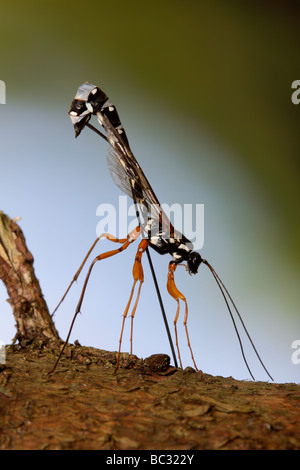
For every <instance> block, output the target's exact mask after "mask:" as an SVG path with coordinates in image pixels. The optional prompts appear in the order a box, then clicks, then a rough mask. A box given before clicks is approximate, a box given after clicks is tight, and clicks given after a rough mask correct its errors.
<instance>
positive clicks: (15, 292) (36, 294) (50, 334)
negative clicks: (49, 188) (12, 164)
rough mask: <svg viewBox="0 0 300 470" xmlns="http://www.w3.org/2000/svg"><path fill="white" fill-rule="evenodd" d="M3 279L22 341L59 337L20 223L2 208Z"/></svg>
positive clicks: (0, 261) (0, 268)
mask: <svg viewBox="0 0 300 470" xmlns="http://www.w3.org/2000/svg"><path fill="white" fill-rule="evenodd" d="M0 279H2V281H3V282H4V284H5V286H6V289H7V293H8V296H9V303H10V305H11V307H12V311H13V314H14V317H15V320H16V327H17V333H16V339H18V340H19V342H20V343H23V344H25V343H32V342H40V343H48V342H49V341H50V342H52V341H58V339H59V336H58V333H57V331H56V329H55V326H54V323H53V322H52V320H51V317H50V314H49V311H48V307H47V304H46V302H45V300H44V297H43V294H42V291H41V288H40V285H39V281H38V279H37V278H36V276H35V273H34V268H33V256H32V254H31V253H30V251H29V250H28V248H27V246H26V242H25V238H24V235H23V233H22V230H21V229H20V227H19V225H18V224H17V223H16V222H14V221H13V220H12V219H10V218H9V217H8V216H7V215H6V214H4V213H3V212H2V211H0Z"/></svg>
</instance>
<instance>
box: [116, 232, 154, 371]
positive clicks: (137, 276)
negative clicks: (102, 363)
mask: <svg viewBox="0 0 300 470" xmlns="http://www.w3.org/2000/svg"><path fill="white" fill-rule="evenodd" d="M147 246H148V241H147V240H145V239H143V240H142V241H141V242H140V244H139V246H138V249H137V253H136V256H135V260H134V265H133V269H132V275H133V286H132V289H131V293H130V296H129V300H128V302H127V305H126V308H125V310H124V313H123V321H122V328H121V334H120V339H119V351H118V357H117V365H116V368H115V373H116V372H117V370H118V368H119V365H120V355H121V345H122V338H123V331H124V325H125V320H126V318H127V314H128V310H129V307H130V304H131V301H132V297H133V294H134V289H135V286H136V284H137V282H138V281H139V283H140V284H139V289H138V293H137V296H136V300H135V303H134V306H133V309H132V312H131V315H130V317H131V329H130V354H132V339H133V319H134V315H135V312H136V309H137V306H138V303H139V299H140V293H141V288H142V284H143V282H144V271H143V267H142V255H143V253H144V252H145V250H146V248H147Z"/></svg>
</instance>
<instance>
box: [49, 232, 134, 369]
mask: <svg viewBox="0 0 300 470" xmlns="http://www.w3.org/2000/svg"><path fill="white" fill-rule="evenodd" d="M140 231H141V229H140V227H136V228H135V229H134V230H132V232H130V233H129V235H127V238H124V239H121V241H124V240H125V242H124V243H123V244H122V245H121V246H120V248H117V249H116V250H112V251H107V252H106V253H102V254H100V255H98V256H96V258H95V259H94V261H93V262H92V263H91V265H90V267H89V270H88V273H87V275H86V278H85V281H84V285H83V288H82V291H81V295H80V298H79V302H78V304H77V307H76V310H75V314H74V317H73V320H72V323H71V326H70V329H69V333H68V336H67V339H66V341H65V342H64V345H63V347H62V349H61V351H60V354H59V356H58V359H57V361H56V363H55V365H54V367H53V369H52V370H51V371H50V372H48V375H49V374H52V373H53V372H54V370H55V368H56V366H57V364H58V362H59V360H60V358H61V356H62V353H63V351H64V349H65V347H66V344H67V343H68V341H69V338H70V335H71V331H72V328H73V325H74V323H75V319H76V317H77V315H78V313H79V312H80V309H81V305H82V302H83V298H84V294H85V290H86V287H87V284H88V281H89V278H90V275H91V272H92V269H93V267H94V265H95V263H96V262H97V261H101V260H103V259H106V258H110V257H111V256H114V255H116V254H118V253H121V252H122V251H124V250H126V248H128V246H129V245H130V244H131V243H133V242H134V241H135V240H136V239H137V238H138V237H139V236H140ZM104 235H105V236H106V238H107V239H108V240H111V241H113V242H117V241H119V242H120V240H118V239H117V238H115V237H114V236H113V235H110V234H103V236H104ZM99 238H101V237H99ZM94 245H95V243H94ZM90 251H91V250H90ZM82 267H83V265H82V266H81V267H80V269H79V272H80V271H81V269H82Z"/></svg>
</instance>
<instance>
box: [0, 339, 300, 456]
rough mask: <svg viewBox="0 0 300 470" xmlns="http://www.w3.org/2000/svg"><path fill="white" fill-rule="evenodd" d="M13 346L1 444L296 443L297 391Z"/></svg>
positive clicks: (2, 382) (154, 362)
mask: <svg viewBox="0 0 300 470" xmlns="http://www.w3.org/2000/svg"><path fill="white" fill-rule="evenodd" d="M58 351H59V350H58V349H57V350H56V351H55V350H51V349H50V348H47V347H45V348H42V349H37V348H30V347H27V348H26V349H24V350H22V349H19V347H18V346H13V347H12V348H11V349H10V350H9V351H8V352H7V362H6V366H2V370H1V372H0V422H1V434H0V449H111V450H113V449H115V450H117V449H122V450H124V449H125V450H139V449H150V450H158V449H166V450H172V449H173V450H187V449H195V450H196V449H300V387H299V385H295V384H269V383H265V382H250V381H237V380H234V379H232V378H223V377H212V376H209V375H206V374H201V373H197V372H195V371H194V370H193V369H191V368H187V369H186V370H181V369H175V368H172V367H169V366H168V357H167V356H165V355H157V356H155V357H152V358H151V359H148V360H146V361H142V360H141V359H137V358H136V357H132V358H130V357H129V355H128V354H127V355H126V354H122V362H121V367H120V369H119V370H118V372H117V373H116V374H115V373H114V370H115V365H116V353H110V352H105V351H100V350H97V349H93V348H87V347H81V346H76V345H75V346H74V345H73V346H68V347H67V348H66V355H63V357H62V359H61V362H60V363H59V365H58V367H57V369H56V372H55V373H54V374H53V375H50V376H48V375H47V373H48V372H49V370H50V369H51V368H52V366H53V363H54V362H55V360H56V358H57V354H58Z"/></svg>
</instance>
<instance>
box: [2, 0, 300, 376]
mask: <svg viewBox="0 0 300 470" xmlns="http://www.w3.org/2000/svg"><path fill="white" fill-rule="evenodd" d="M1 3H2V4H1V17H0V50H1V54H0V57H1V62H0V79H1V80H3V81H4V82H5V84H6V104H1V105H0V125H1V127H0V129H1V130H0V175H1V178H0V210H3V211H4V212H5V213H7V214H8V215H9V216H10V217H17V216H21V217H22V220H21V221H20V226H21V228H22V230H23V231H24V234H25V237H26V240H27V244H28V247H29V249H30V250H31V252H32V254H33V256H34V258H35V270H36V275H37V277H38V278H39V280H40V284H41V287H42V290H43V293H44V296H45V299H46V301H47V304H48V306H49V309H50V311H53V309H54V308H55V306H56V304H57V303H58V301H59V300H60V298H61V296H62V295H63V293H64V291H65V289H66V287H67V286H68V284H69V282H70V281H71V279H72V277H73V275H74V274H75V272H76V270H77V268H78V267H79V265H80V263H81V261H82V259H83V257H84V256H85V254H86V252H87V250H88V249H89V247H90V245H91V244H92V242H93V241H94V239H95V237H96V226H97V223H98V222H99V217H97V215H96V209H97V207H98V206H99V205H100V204H104V203H110V204H113V205H114V206H115V207H116V208H118V202H119V196H120V195H121V193H120V190H119V189H118V188H117V187H116V186H115V185H114V183H113V181H112V180H111V178H110V175H109V171H108V168H107V164H106V149H107V145H106V144H105V142H104V141H102V140H101V139H100V138H99V137H98V136H96V135H95V134H94V133H92V132H91V131H90V130H89V129H87V130H86V131H85V132H83V133H82V135H81V136H80V137H79V138H78V139H77V140H75V139H74V132H73V128H72V125H71V121H70V119H69V117H68V115H67V111H68V109H69V106H70V103H71V100H72V99H73V97H74V96H75V93H76V90H77V88H78V86H79V85H80V84H82V83H83V82H85V81H89V82H90V83H93V84H95V85H98V86H100V87H101V88H102V89H103V90H104V91H105V92H106V93H107V94H108V96H109V97H110V99H111V101H112V102H113V103H114V104H115V105H116V107H117V109H118V111H119V114H120V116H121V120H122V122H123V125H124V127H125V129H126V131H127V135H128V137H129V140H130V143H131V147H132V150H133V152H134V154H135V156H136V158H137V160H138V161H139V163H140V165H141V166H142V168H143V170H144V172H145V174H146V175H147V178H148V179H149V181H150V182H151V185H152V187H153V189H154V191H155V192H156V194H157V196H158V198H159V200H160V201H161V202H165V203H168V204H169V205H171V204H173V203H180V204H182V205H183V204H204V207H205V213H204V220H205V226H204V230H205V234H204V237H205V238H204V246H203V248H202V250H201V254H202V256H203V257H205V258H207V259H208V261H209V262H210V263H211V264H212V265H213V267H214V268H215V269H216V271H217V273H218V274H219V275H220V277H221V278H222V280H223V282H224V283H225V285H226V287H227V288H228V289H229V291H230V293H231V295H232V297H233V298H234V300H235V302H236V304H237V306H238V308H239V310H240V312H241V314H242V316H243V319H244V322H245V323H246V326H247V328H248V330H249V332H250V334H251V336H252V339H253V341H254V343H255V345H256V347H257V349H258V351H259V352H260V354H261V356H262V359H263V361H264V362H265V365H266V367H267V368H268V369H269V371H270V373H271V374H272V376H273V377H274V380H275V381H276V382H298V383H299V378H300V364H294V363H293V361H292V354H293V352H295V350H294V349H293V348H292V343H293V342H294V341H295V340H300V318H299V149H300V145H299V144H300V142H299V120H300V105H298V106H297V105H295V104H293V103H292V100H291V96H292V92H293V90H292V88H291V86H292V83H293V81H294V80H297V79H298V80H299V79H300V71H299V20H300V8H299V2H297V1H290V0H289V1H286V2H280V1H272V2H271V1H267V0H264V1H262V0H260V1H251V2H250V1H249V2H248V1H245V2H239V1H234V0H232V1H228V2H223V1H221V0H217V1H215V2H199V1H187V2H182V1H177V0H172V1H170V0H165V1H164V2H159V1H156V0H154V1H152V2H145V3H143V2H138V1H127V2H122V1H115V2H113V3H112V2H107V1H105V2H104V1H99V0H98V1H88V0H87V1H85V2H76V1H67V0H60V1H53V0H52V1H43V2H36V1H31V0H28V1H27V2H22V1H17V0H16V1H14V2H1ZM129 203H130V201H128V204H129ZM123 236H126V234H125V233H124V234H123ZM114 247H115V246H113V248H114ZM108 249H111V244H107V242H101V243H99V244H98V247H97V248H96V249H95V254H94V256H96V255H97V254H98V253H99V252H101V251H106V250H108ZM135 251H136V247H134V246H132V247H130V248H129V249H128V250H127V251H126V252H124V253H122V254H120V255H118V256H116V257H115V258H112V259H111V260H106V261H103V263H99V264H98V265H96V266H95V268H94V271H93V275H92V278H91V281H90V283H89V285H88V288H87V291H86V296H85V299H84V302H83V306H82V315H80V316H79V317H78V319H77V321H76V324H75V327H74V330H73V334H72V337H71V341H74V340H75V339H78V340H79V342H80V343H81V344H82V345H90V346H94V347H97V348H100V349H108V350H116V349H117V348H118V340H119V334H120V329H121V321H122V313H123V311H124V308H125V306H126V303H127V299H128V296H129V293H130V289H131V285H132V275H131V271H132V265H133V262H134V256H135ZM151 253H152V259H153V263H154V266H155V270H156V274H157V277H158V281H159V284H160V287H161V292H162V296H163V300H164V304H165V308H166V311H167V316H168V319H169V324H170V329H171V331H172V333H173V319H174V315H175V311H176V302H175V301H174V300H173V299H172V298H170V297H169V295H168V293H167V291H166V280H167V268H168V262H169V257H168V256H159V255H158V254H157V253H155V252H153V250H151ZM91 259H93V257H92V258H91ZM143 264H144V271H145V283H144V286H143V289H142V295H141V300H140V304H139V307H138V310H137V312H136V316H135V322H134V353H135V354H137V355H138V356H140V357H144V358H145V357H147V356H149V355H150V354H154V353H159V352H164V353H168V354H170V348H169V344H168V340H167V336H166V333H165V329H164V325H163V321H162V318H161V313H160V309H159V304H158V301H157V298H156V294H155V290H154V286H153V281H152V278H151V274H150V272H149V266H148V262H147V259H146V257H145V259H144V262H143ZM86 268H87V267H86ZM85 273H86V269H85V271H84V272H83V274H82V276H81V279H79V280H78V282H77V283H76V284H75V285H74V286H73V287H72V290H71V292H70V294H69V296H68V297H67V299H66V300H65V302H64V303H63V304H62V306H61V307H60V309H59V310H58V311H57V313H56V315H55V318H54V320H55V325H56V327H57V329H58V331H59V334H60V336H61V338H63V339H64V338H65V337H66V335H67V332H68V328H69V325H70V322H71V319H72V317H73V314H74V310H75V307H76V305H77V302H78V298H79V295H80V292H81V287H82V283H83V279H84V275H85ZM176 282H177V286H178V288H179V289H180V290H181V291H182V292H183V293H184V294H185V296H186V297H187V299H188V304H189V320H188V325H189V331H190V339H191V344H192V347H193V352H194V356H195V358H196V362H197V365H198V368H199V369H201V370H203V371H204V372H207V373H210V374H213V375H222V376H233V377H235V378H237V379H250V376H249V373H248V371H247V369H246V367H245V365H244V363H243V359H242V357H241V354H240V350H239V344H238V341H237V338H236V335H235V333H234V329H233V326H232V323H231V320H230V317H229V314H228V312H227V309H226V305H225V304H224V301H223V299H222V296H221V294H220V292H219V290H218V287H217V285H216V283H215V281H214V279H213V277H212V276H211V274H210V272H209V270H208V269H207V268H206V267H205V266H201V267H200V269H199V273H198V274H197V275H196V276H193V277H192V276H189V275H188V274H187V273H186V272H185V270H184V269H183V268H178V269H177V271H176ZM6 299H7V293H6V290H5V287H4V286H3V284H1V286H0V328H1V330H0V340H1V341H3V342H5V343H9V342H10V341H11V339H12V338H13V337H14V335H15V327H14V319H13V315H12V312H11V308H10V306H9V304H8V303H7V302H6ZM183 314H184V308H183V306H182V311H181V316H180V319H179V327H178V328H179V342H180V348H181V355H182V360H183V365H184V366H188V365H192V361H191V358H190V353H189V350H188V347H187V342H186V337H185V331H184V328H183V325H182V320H183ZM129 335H130V320H128V322H127V325H126V330H125V333H124V339H123V348H122V349H123V351H129ZM242 337H243V339H244V341H245V351H246V355H247V358H248V362H249V365H250V367H251V370H252V372H253V375H254V376H255V378H256V379H257V380H268V377H267V376H266V374H265V372H264V371H263V370H262V368H261V366H260V364H259V363H258V361H257V359H256V358H255V356H254V355H253V352H252V351H251V348H250V347H249V346H248V345H247V341H246V339H245V338H244V336H242ZM299 356H300V354H299ZM299 356H298V357H299ZM172 362H173V361H172Z"/></svg>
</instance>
